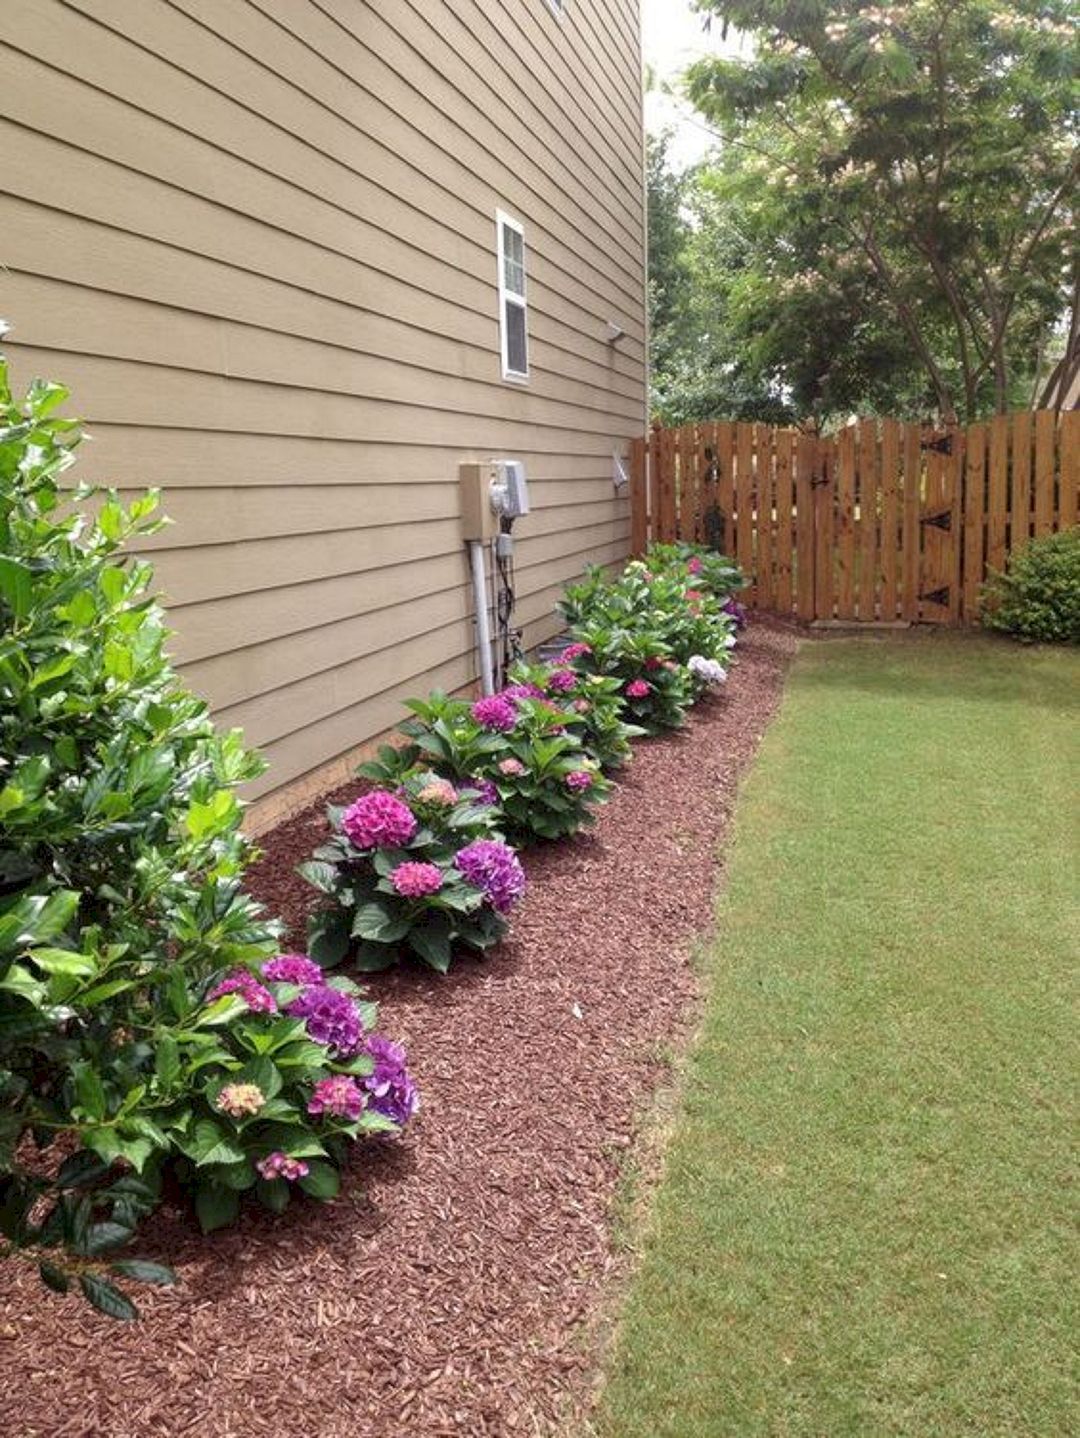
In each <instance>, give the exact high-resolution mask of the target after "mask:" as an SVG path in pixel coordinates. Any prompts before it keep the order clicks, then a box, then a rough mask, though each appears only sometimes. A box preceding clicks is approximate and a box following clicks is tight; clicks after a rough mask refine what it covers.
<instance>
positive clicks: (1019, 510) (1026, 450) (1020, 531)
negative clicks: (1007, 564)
mask: <svg viewBox="0 0 1080 1438" xmlns="http://www.w3.org/2000/svg"><path fill="white" fill-rule="evenodd" d="M1011 499H1012V504H1011V507H1010V511H1009V548H1010V550H1013V549H1021V548H1022V547H1023V546H1024V545H1025V544H1026V543H1027V542H1028V540H1029V539H1030V537H1031V411H1030V410H1021V411H1020V412H1019V414H1014V415H1013V417H1012V496H1011Z"/></svg>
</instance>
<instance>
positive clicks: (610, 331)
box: [607, 320, 626, 345]
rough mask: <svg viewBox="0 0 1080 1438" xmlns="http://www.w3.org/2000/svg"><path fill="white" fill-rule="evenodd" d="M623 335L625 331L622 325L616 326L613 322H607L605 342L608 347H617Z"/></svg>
mask: <svg viewBox="0 0 1080 1438" xmlns="http://www.w3.org/2000/svg"><path fill="white" fill-rule="evenodd" d="M625 335H626V331H625V330H624V329H623V327H622V325H617V324H616V323H615V321H614V320H608V322H607V342H608V344H609V345H617V344H618V343H619V341H620V340H621V339H623V338H625Z"/></svg>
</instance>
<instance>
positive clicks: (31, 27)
mask: <svg viewBox="0 0 1080 1438" xmlns="http://www.w3.org/2000/svg"><path fill="white" fill-rule="evenodd" d="M0 82H2V85H3V93H4V106H3V115H2V117H0V155H2V159H0V191H2V200H0V203H2V206H3V211H2V225H0V264H2V265H3V266H4V267H5V269H4V270H3V271H0V312H2V313H4V315H5V316H6V317H7V318H8V319H9V320H10V322H11V323H12V325H13V327H14V334H13V341H14V342H13V343H9V345H8V349H9V351H10V354H11V358H12V360H13V362H14V364H15V367H16V371H17V377H18V378H19V379H21V380H28V379H29V377H30V376H31V375H32V374H37V373H44V374H49V375H51V376H54V377H56V378H59V379H62V380H64V382H65V383H67V384H69V385H70V386H71V387H72V389H73V391H74V395H75V406H74V407H75V408H76V409H77V411H78V412H79V413H80V414H82V415H84V416H85V418H86V420H87V422H88V427H89V429H90V431H91V432H92V434H93V436H94V442H93V444H92V445H88V446H87V447H86V449H85V450H84V458H83V466H82V467H83V471H84V474H85V475H86V477H88V478H94V479H101V480H108V481H109V482H112V483H115V484H117V485H119V486H120V487H121V488H122V489H124V490H125V491H129V492H130V491H133V490H135V489H136V488H138V487H140V486H142V485H146V484H157V485H160V486H161V487H162V488H163V489H164V491H165V507H166V509H167V510H168V512H169V513H170V515H171V516H172V518H173V520H174V523H173V525H172V526H171V527H170V528H169V529H168V530H166V531H165V532H164V533H163V534H162V535H160V536H157V537H155V538H154V539H153V540H152V541H149V542H148V543H147V545H146V549H147V551H148V552H150V553H152V557H153V558H154V561H155V564H156V565H157V571H158V576H159V582H160V586H161V589H162V592H163V594H164V596H165V598H166V601H167V603H168V605H169V610H170V621H171V623H172V624H173V626H174V628H175V631H176V634H175V639H174V644H173V648H174V652H175V653H176V655H177V658H178V659H179V660H180V662H181V663H182V665H183V666H184V668H185V672H186V673H187V675H188V677H189V678H190V680H191V682H192V683H193V684H195V685H196V686H197V687H198V688H199V689H200V691H202V692H204V693H205V694H206V695H207V696H208V697H209V698H210V700H211V702H212V703H213V705H214V708H215V711H216V712H217V714H218V715H219V716H220V718H221V719H222V721H223V722H225V723H229V724H241V725H243V726H244V728H245V730H246V731H247V734H248V737H249V739H250V740H251V741H252V742H253V743H256V744H258V745H260V746H261V747H263V748H264V750H265V752H266V754H267V757H268V758H269V760H270V763H271V768H270V771H269V773H268V775H267V776H266V777H265V778H264V779H263V780H262V781H260V783H259V785H257V786H256V788H255V791H254V792H255V793H256V794H269V793H270V792H271V791H275V790H280V789H281V788H282V787H283V786H288V785H290V784H295V783H296V782H297V781H300V780H302V779H303V776H305V775H306V776H312V775H314V774H317V773H321V772H323V771H324V770H325V769H326V766H327V765H329V764H331V763H332V762H333V761H335V760H336V759H337V758H338V756H342V755H345V754H347V753H349V752H351V751H353V750H355V749H356V748H357V746H359V745H361V744H362V743H363V742H365V741H366V740H368V739H370V738H371V737H372V736H373V735H375V734H378V733H380V732H382V731H383V730H385V729H387V728H388V727H390V726H391V725H393V724H394V723H395V722H396V721H397V719H398V718H399V717H400V714H401V701H402V700H403V699H404V698H406V697H408V696H409V695H410V694H413V693H416V692H420V691H423V690H426V689H427V688H429V687H432V686H433V685H440V686H442V687H444V688H459V687H461V686H463V685H465V684H467V683H469V682H471V681H472V680H473V678H474V674H475V663H474V654H473V618H472V609H471V591H470V587H469V583H468V570H467V565H466V559H465V552H464V549H463V545H462V540H461V533H460V524H459V519H458V504H457V469H458V465H459V463H460V462H461V461H462V460H463V459H466V458H483V457H486V456H489V455H495V454H502V455H513V456H514V457H517V458H521V459H523V460H524V461H525V463H526V466H527V470H528V475H529V480H530V488H531V492H532V503H533V512H532V513H531V514H530V515H529V516H528V517H527V519H525V520H524V521H521V522H519V524H518V526H517V527H516V530H515V536H516V538H517V554H516V573H517V594H518V611H517V615H516V622H517V623H518V624H519V625H521V626H523V628H524V631H525V637H526V640H527V642H529V643H530V644H534V643H537V642H539V641H540V640H541V639H543V638H545V637H546V636H548V635H549V634H551V633H552V632H554V630H555V629H556V627H557V621H556V619H555V617H554V613H553V606H554V603H555V601H556V600H557V598H558V595H559V591H560V589H561V586H562V584H563V583H564V582H565V581H566V580H568V579H571V578H573V577H574V576H575V575H577V574H579V573H580V572H581V570H582V568H583V567H584V565H585V564H586V563H592V562H595V563H603V564H610V563H614V562H617V561H618V560H619V559H620V558H621V557H622V556H623V555H624V554H625V553H626V549H627V544H628V533H629V515H628V505H627V500H626V498H625V497H622V496H618V495H616V493H615V490H614V488H613V485H612V482H611V474H612V458H611V457H612V451H613V450H615V449H624V448H625V442H626V441H627V439H628V438H629V437H630V436H632V435H634V434H636V433H639V432H640V429H641V426H642V423H643V421H644V417H645V375H644V364H645V361H644V354H645V341H646V334H645V316H644V265H645V254H644V194H643V185H642V136H641V61H640V53H639V23H638V7H637V5H636V4H634V3H631V0H570V3H568V4H567V6H566V8H565V11H564V14H563V16H562V17H561V18H558V17H556V16H554V15H553V14H552V13H551V11H550V9H549V8H548V6H547V5H546V4H545V3H544V0H395V3H394V4H391V5H387V4H385V3H381V0H238V3H234V4H229V5H222V4H220V3H219V0H139V3H134V0H5V3H4V5H3V6H2V7H0ZM500 209H501V210H504V211H506V212H507V213H509V214H511V215H513V216H514V217H515V219H517V220H518V221H520V223H521V224H522V225H523V226H524V231H525V244H526V253H527V261H528V266H527V274H528V301H529V310H528V339H529V371H530V373H529V383H528V384H527V385H520V384H509V383H506V382H504V381H503V379H502V374H501V365H500V347H499V300H498V275H497V267H496V244H495V240H496V228H495V214H496V210H500ZM608 321H613V322H614V323H615V324H617V325H619V326H620V327H621V328H622V329H623V330H624V331H625V337H624V338H623V339H622V340H621V341H620V342H619V343H618V344H617V345H610V344H609V343H608V342H607V324H608Z"/></svg>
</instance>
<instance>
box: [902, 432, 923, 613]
mask: <svg viewBox="0 0 1080 1438" xmlns="http://www.w3.org/2000/svg"><path fill="white" fill-rule="evenodd" d="M921 438H922V435H921V431H920V428H919V426H918V425H917V424H910V423H908V424H905V425H904V427H903V441H904V504H903V530H904V533H903V554H902V556H901V558H902V563H901V579H902V585H903V594H902V602H903V617H904V618H905V619H906V620H907V621H908V622H909V623H911V624H914V623H915V622H916V620H917V619H918V617H919V563H920V558H921V549H922V537H921V535H920V533H919V530H920V525H919V510H920V508H921V506H922V479H923V463H922V448H921Z"/></svg>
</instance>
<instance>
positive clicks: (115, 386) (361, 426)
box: [8, 344, 634, 453]
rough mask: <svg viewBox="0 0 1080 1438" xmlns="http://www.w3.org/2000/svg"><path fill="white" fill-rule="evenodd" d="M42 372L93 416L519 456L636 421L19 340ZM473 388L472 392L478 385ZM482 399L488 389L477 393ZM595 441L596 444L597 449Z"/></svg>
mask: <svg viewBox="0 0 1080 1438" xmlns="http://www.w3.org/2000/svg"><path fill="white" fill-rule="evenodd" d="M8 349H9V350H10V351H11V352H12V353H13V354H14V353H15V352H16V351H18V352H19V353H20V354H21V355H22V356H23V359H24V363H25V364H26V366H27V368H28V369H32V370H33V372H34V373H35V374H41V373H46V372H49V373H57V374H59V373H63V374H65V375H69V376H74V377H75V378H77V381H78V386H79V395H80V408H81V409H82V410H83V412H84V413H85V415H86V417H87V419H102V420H105V421H113V422H119V421H120V420H121V419H123V420H126V421H127V422H129V423H134V424H141V425H145V426H146V427H148V428H149V427H152V426H153V425H155V424H159V425H165V426H167V427H169V428H184V427H186V426H187V425H190V426H193V427H194V426H197V427H198V428H200V429H210V430H217V429H220V430H228V431H231V432H233V433H243V432H255V433H258V434H282V435H289V434H304V435H319V436H322V437H324V438H336V439H355V440H366V441H368V442H370V441H372V440H381V441H383V442H384V443H389V442H393V443H406V444H407V443H410V442H412V443H415V442H417V441H418V440H421V441H423V440H427V441H428V442H429V443H432V444H443V445H446V444H448V443H449V444H454V445H461V446H463V447H466V448H469V447H472V446H474V445H478V444H480V443H481V442H482V441H483V440H485V439H486V440H487V442H488V443H490V444H496V445H499V446H501V447H505V449H506V452H508V453H512V452H514V451H516V449H517V448H519V447H520V446H519V442H520V439H521V434H522V429H523V428H525V429H529V430H531V431H533V432H534V433H535V434H536V436H537V438H538V440H540V439H542V437H543V436H544V435H545V434H546V436H547V440H548V446H549V447H551V448H556V447H557V440H558V436H560V435H564V434H566V433H568V432H570V433H575V434H580V435H582V436H583V437H584V436H586V435H590V434H591V435H592V436H594V439H595V444H596V448H597V450H602V449H603V448H604V447H606V446H607V445H610V444H611V443H613V442H614V441H616V440H618V439H620V438H623V437H625V436H626V435H628V434H629V433H631V432H632V430H633V428H634V426H633V425H632V424H630V423H629V421H628V420H627V419H625V418H624V419H623V420H622V422H621V423H620V421H619V419H618V418H617V417H615V416H610V417H606V418H602V417H601V416H599V415H598V413H597V412H594V411H586V410H584V409H581V408H579V407H577V406H570V405H563V404H560V403H559V402H557V401H554V400H545V399H542V398H540V397H539V396H534V395H530V394H529V393H528V392H527V391H525V390H522V391H520V392H517V391H515V392H514V393H513V394H512V395H507V396H506V400H505V411H504V413H502V414H499V413H498V412H495V411H494V407H491V408H490V409H488V410H487V411H486V412H485V410H483V409H480V408H479V407H478V408H477V409H476V410H470V409H469V408H468V407H467V406H463V407H462V408H461V409H455V408H453V407H452V406H450V405H447V407H446V408H435V407H434V406H433V405H431V404H427V405H425V404H422V403H421V402H420V400H421V395H422V393H423V392H422V390H420V389H419V388H415V389H414V390H413V393H414V394H415V401H414V402H413V403H409V402H408V401H407V400H406V399H405V398H404V397H403V398H401V399H400V400H399V399H395V398H392V397H391V396H390V395H387V394H384V395H382V396H378V397H372V396H370V395H368V394H343V393H331V392H328V391H326V390H318V389H302V388H299V387H297V386H291V385H274V384H268V383H266V382H263V381H258V380H245V379H241V378H237V377H235V376H232V377H228V378H227V377H225V376H223V375H209V374H195V373H193V372H191V371H189V370H182V369H166V368H164V366H161V365H150V364H130V363H127V362H124V361H113V360H109V359H102V358H100V357H99V356H97V355H86V354H83V355H78V356H76V355H74V354H72V355H67V356H65V354H64V352H63V351H62V350H38V349H35V348H34V347H33V346H30V345H15V344H9V345H8ZM470 393H471V392H470ZM475 399H476V402H477V404H478V405H479V402H480V401H481V400H482V396H480V395H477V396H475ZM590 447H591V446H590Z"/></svg>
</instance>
